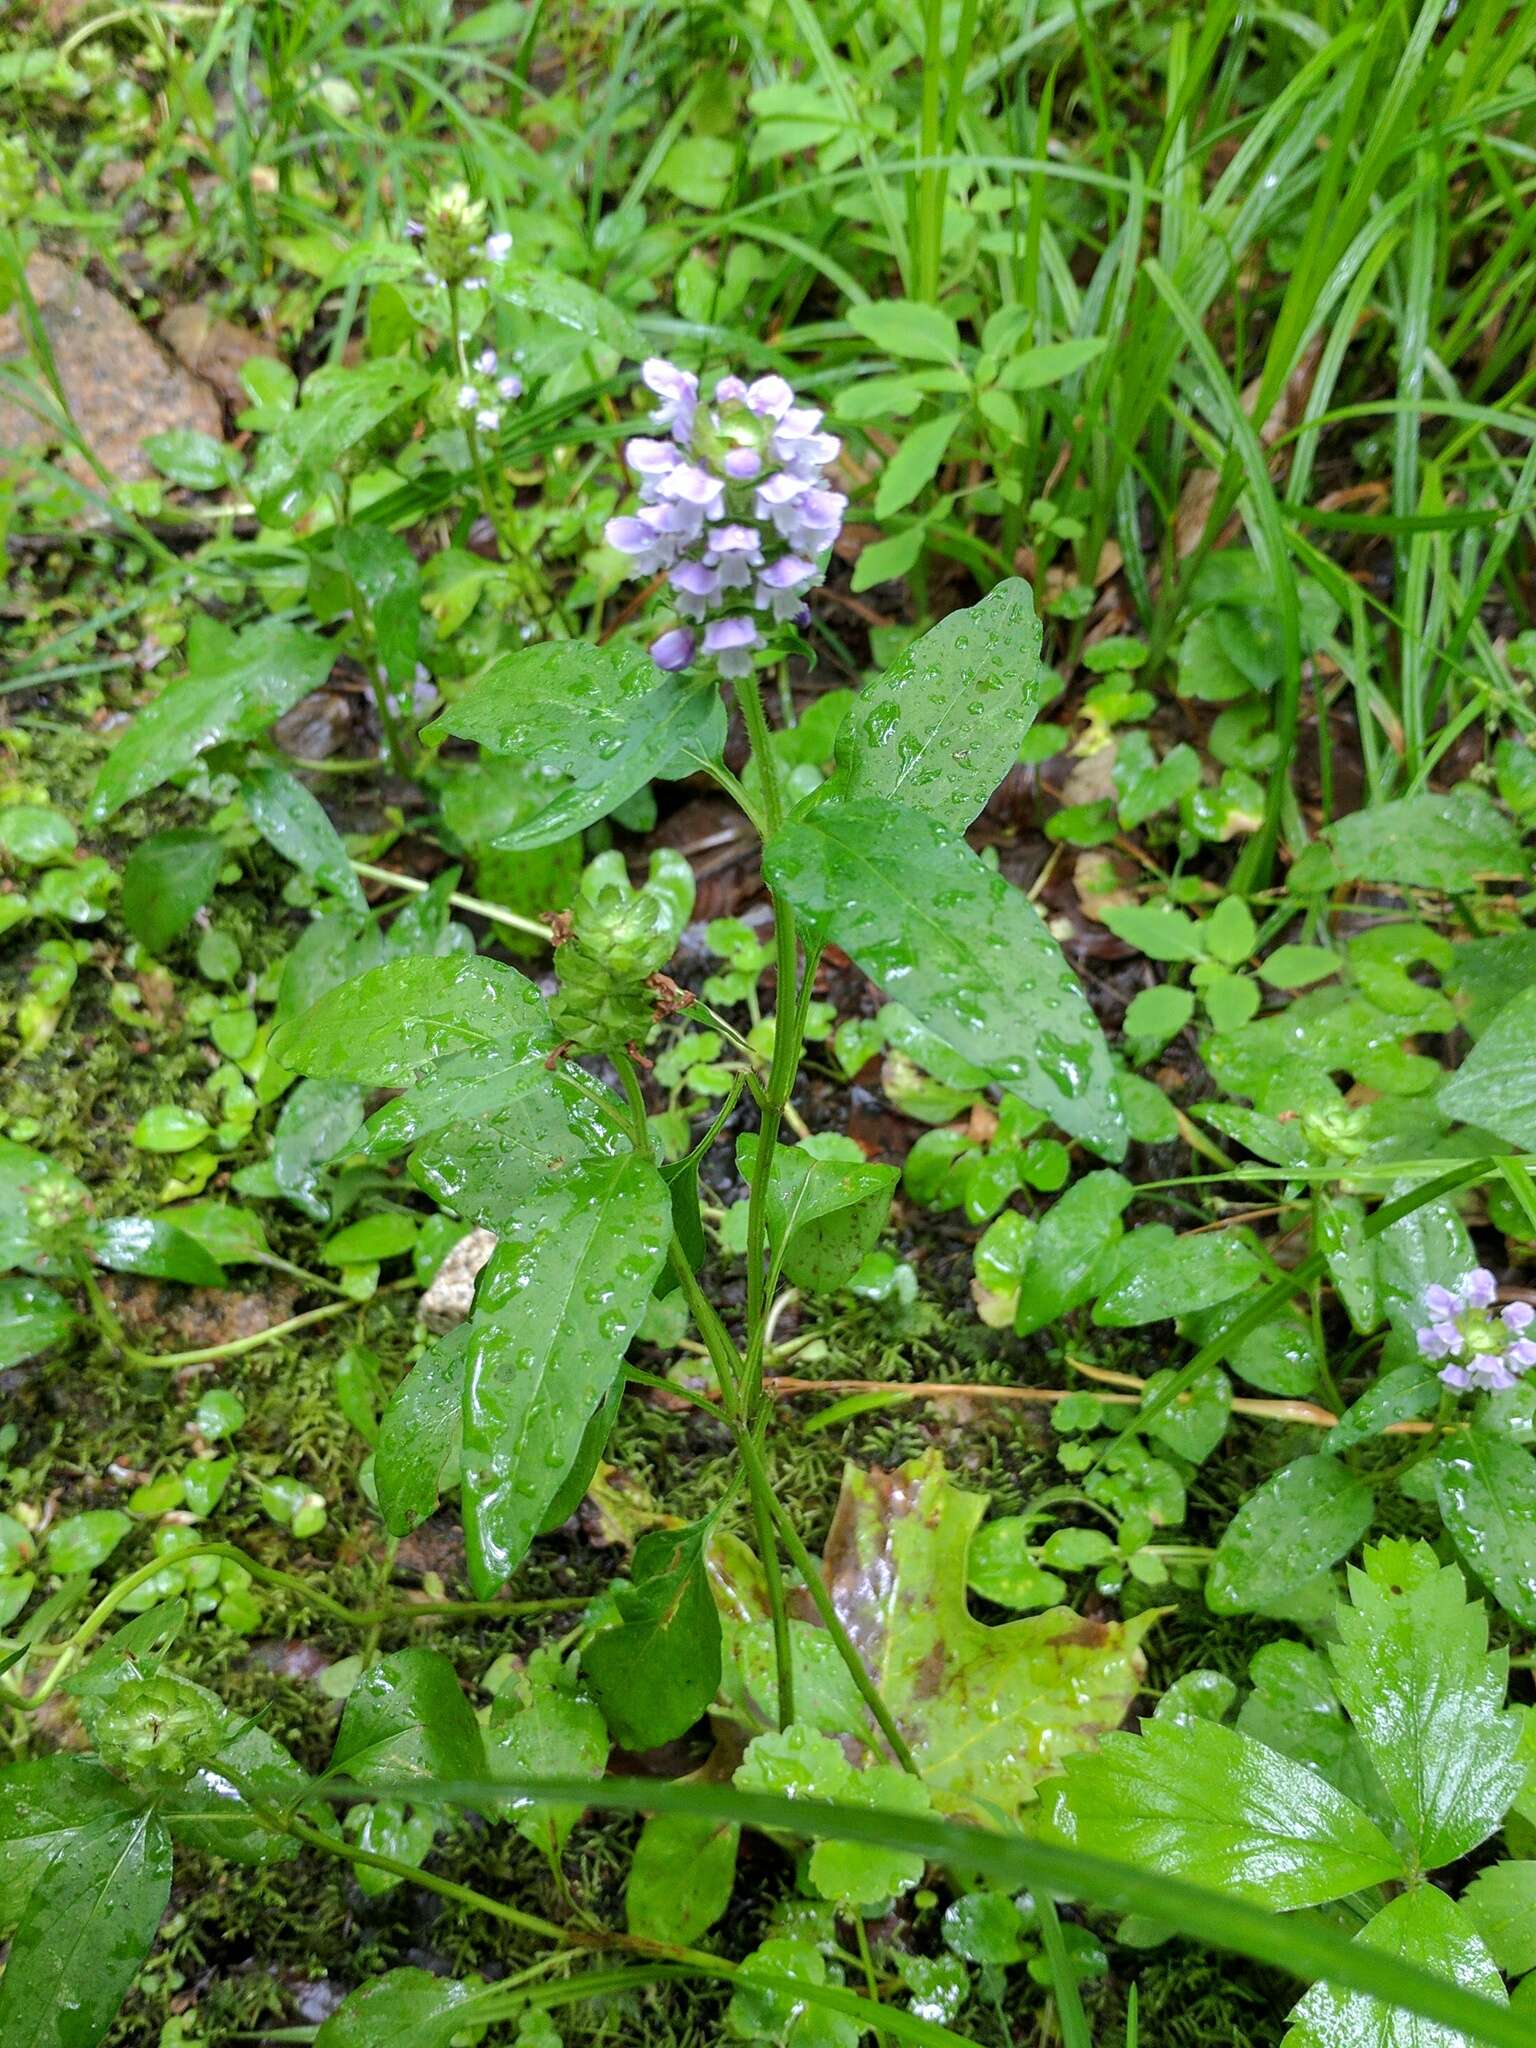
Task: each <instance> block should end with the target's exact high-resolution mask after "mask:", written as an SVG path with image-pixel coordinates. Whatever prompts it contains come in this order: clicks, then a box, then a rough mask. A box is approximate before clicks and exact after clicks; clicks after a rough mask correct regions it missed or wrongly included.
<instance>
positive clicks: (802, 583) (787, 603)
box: [757, 555, 816, 621]
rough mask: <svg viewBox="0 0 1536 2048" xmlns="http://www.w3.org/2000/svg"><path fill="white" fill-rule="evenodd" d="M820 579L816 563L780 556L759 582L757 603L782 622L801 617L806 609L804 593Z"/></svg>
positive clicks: (789, 556) (769, 565)
mask: <svg viewBox="0 0 1536 2048" xmlns="http://www.w3.org/2000/svg"><path fill="white" fill-rule="evenodd" d="M815 580H816V564H815V563H814V562H806V561H802V560H801V558H800V557H799V556H798V555H780V557H779V559H778V560H777V561H776V562H770V563H769V564H768V566H767V568H766V569H764V570H762V571H761V572H760V574H759V576H758V579H757V602H758V605H759V606H760V608H761V609H762V610H764V611H771V612H772V613H773V616H774V617H775V618H776V619H778V620H781V621H782V620H785V619H794V618H798V617H799V615H800V613H801V611H802V610H803V609H804V606H803V604H802V602H801V599H802V594H803V593H804V592H805V591H807V590H809V588H810V587H811V585H812V584H813V583H814V582H815Z"/></svg>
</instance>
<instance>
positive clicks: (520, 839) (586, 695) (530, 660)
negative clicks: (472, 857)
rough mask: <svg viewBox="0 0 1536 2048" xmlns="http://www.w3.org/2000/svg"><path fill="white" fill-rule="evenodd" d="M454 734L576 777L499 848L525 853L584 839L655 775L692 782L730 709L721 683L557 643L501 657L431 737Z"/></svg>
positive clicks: (713, 750) (640, 657) (607, 651)
mask: <svg viewBox="0 0 1536 2048" xmlns="http://www.w3.org/2000/svg"><path fill="white" fill-rule="evenodd" d="M445 733H451V734H452V735H453V736H454V737H455V738H456V739H461V740H475V741H478V743H479V744H480V745H481V746H482V747H484V748H485V749H486V751H487V752H488V753H492V754H507V755H510V756H511V757H512V759H514V760H517V761H523V762H527V763H529V764H530V765H533V764H537V765H538V766H539V767H540V768H542V769H545V770H554V771H557V772H558V773H559V774H561V775H563V776H566V777H568V778H569V780H568V782H567V784H566V786H565V788H564V789H562V790H561V791H560V793H559V794H558V795H557V796H556V797H554V798H553V800H552V801H551V802H550V803H548V804H546V805H545V806H544V808H543V809H542V810H540V811H538V812H536V813H535V815H534V816H533V817H531V818H526V819H524V820H523V821H522V822H521V823H519V824H518V825H516V826H515V827H513V828H512V829H511V830H510V831H508V832H504V833H503V834H502V835H501V836H500V837H499V838H498V839H497V840H496V841H495V842H494V844H496V845H497V846H500V847H507V848H510V849H512V850H513V851H525V850H526V849H528V848H529V847H534V846H547V845H549V843H550V842H551V841H552V840H555V839H564V838H565V837H566V836H567V834H569V833H572V832H579V831H580V830H581V829H582V827H583V826H584V825H590V824H592V823H593V822H594V821H595V820H596V819H598V818H601V817H603V816H605V815H606V814H607V813H608V812H609V811H611V810H612V809H613V808H614V806H615V805H616V804H621V803H623V801H624V799H625V798H626V797H629V796H633V795H634V793H635V791H636V790H637V789H639V788H641V787H642V786H643V785H644V784H645V783H647V782H649V781H650V779H651V777H652V776H653V775H668V774H672V773H678V774H687V773H689V772H690V771H691V769H692V768H693V767H694V765H695V764H696V762H697V760H698V759H699V758H707V757H710V756H712V755H715V754H718V753H719V751H720V748H721V746H722V745H723V744H724V741H725V708H724V706H723V704H722V703H721V701H720V692H719V691H718V690H717V689H716V688H715V686H714V684H713V683H712V682H711V683H702V684H701V683H700V682H699V681H698V680H697V679H696V678H690V677H688V676H686V675H676V674H669V673H668V672H667V671H666V670H664V669H659V668H657V666H656V664H655V663H654V662H653V661H652V660H651V658H650V656H649V655H648V654H642V653H639V652H637V651H635V650H634V649H624V650H616V649H614V648H608V647H591V646H588V645H587V644H586V643H585V642H583V641H578V640H556V641H548V642H545V643H544V644H543V645H541V646H538V647H524V648H520V649H518V651H517V652H516V653H514V654H504V655H502V656H501V657H500V659H499V660H497V661H493V662H492V663H491V665H490V667H489V668H488V669H487V670H486V672H485V674H484V675H483V676H482V677H481V678H480V680H479V681H478V682H477V683H476V684H475V685H474V687H473V688H472V689H470V690H468V691H466V692H465V694H464V696H462V697H461V698H460V699H459V701H458V702H457V703H456V704H454V705H453V706H452V707H451V708H450V709H449V710H447V711H445V712H444V713H443V714H442V716H441V717H440V718H438V719H436V720H435V721H434V722H433V724H431V725H429V726H428V727H427V728H426V732H425V735H424V737H426V738H427V739H434V738H440V737H441V736H442V735H443V734H445Z"/></svg>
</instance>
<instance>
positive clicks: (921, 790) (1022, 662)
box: [836, 576, 1043, 831]
mask: <svg viewBox="0 0 1536 2048" xmlns="http://www.w3.org/2000/svg"><path fill="white" fill-rule="evenodd" d="M1042 675H1043V671H1042V669H1041V666H1040V621H1039V619H1038V618H1036V616H1035V605H1034V599H1033V597H1032V596H1031V594H1030V588H1029V585H1028V584H1027V583H1025V582H1024V581H1023V580H1022V578H1020V577H1017V576H1011V577H1009V579H1008V580H1007V582H1006V583H999V584H998V586H997V588H996V589H995V590H990V591H988V593H987V595H986V596H985V597H984V598H983V599H982V600H981V602H980V603H979V604H974V605H972V606H971V607H970V608H969V609H968V610H967V611H961V612H951V613H950V615H949V617H948V618H947V619H942V620H941V621H940V622H939V624H938V625H936V626H935V627H933V629H932V630H931V631H930V632H927V633H925V634H924V635H923V636H922V638H921V639H920V640H915V641H913V642H912V644H911V645H910V646H909V647H906V648H904V649H903V651H902V652H901V654H900V655H899V656H898V657H897V659H896V660H895V661H894V662H893V663H892V664H891V666H890V667H889V668H888V669H887V670H886V671H885V673H884V674H883V675H880V676H876V678H875V679H874V681H873V682H871V683H866V684H865V686H864V688H863V689H862V690H861V691H860V692H859V695H858V699H857V701H856V703H855V704H854V706H853V709H852V710H851V711H850V712H849V714H848V717H847V719H846V720H845V721H844V724H843V728H842V731H841V732H840V733H839V735H838V740H837V766H838V771H839V772H838V776H837V781H836V788H837V790H838V792H839V794H840V795H842V796H844V797H847V798H852V799H859V798H866V797H888V798H893V799H894V800H895V801H896V802H898V803H903V804H907V805H910V807H911V808H912V809H913V810H914V811H924V812H926V813H927V814H928V816H930V817H933V818H937V819H938V820H939V822H940V823H941V824H944V825H950V826H952V827H954V829H955V830H956V831H960V830H962V829H963V828H964V827H965V826H967V825H969V824H970V822H971V820H972V819H973V818H974V817H975V816H976V815H977V813H978V812H979V811H980V810H981V808H982V806H983V804H985V802H986V800H987V798H988V797H989V796H990V795H991V794H992V792H993V790H994V789H996V787H997V785H998V784H999V783H1000V782H1001V781H1002V779H1003V777H1004V776H1005V775H1006V774H1007V773H1008V770H1009V769H1010V768H1011V767H1012V766H1013V764H1014V762H1015V761H1016V760H1017V759H1018V758H1019V747H1020V745H1021V743H1022V741H1023V738H1024V735H1025V733H1027V732H1028V730H1029V728H1030V726H1031V725H1032V724H1033V723H1034V718H1035V713H1036V712H1037V711H1038V710H1039V709H1040V701H1041V694H1042Z"/></svg>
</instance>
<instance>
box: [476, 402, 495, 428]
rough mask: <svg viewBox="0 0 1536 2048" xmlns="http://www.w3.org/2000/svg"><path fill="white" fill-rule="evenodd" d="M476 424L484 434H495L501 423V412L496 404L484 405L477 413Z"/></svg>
mask: <svg viewBox="0 0 1536 2048" xmlns="http://www.w3.org/2000/svg"><path fill="white" fill-rule="evenodd" d="M475 425H476V426H477V427H478V428H479V429H480V431H481V433H482V434H494V433H495V431H496V429H497V428H498V427H499V426H500V425H501V414H500V412H499V411H498V410H497V409H496V407H495V406H494V405H482V406H481V408H480V410H479V411H478V412H477V413H476V414H475Z"/></svg>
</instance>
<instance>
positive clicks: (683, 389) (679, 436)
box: [640, 356, 699, 441]
mask: <svg viewBox="0 0 1536 2048" xmlns="http://www.w3.org/2000/svg"><path fill="white" fill-rule="evenodd" d="M640 381H641V383H642V384H644V386H645V388H646V390H647V391H654V392H655V394H656V396H657V397H658V398H659V399H660V400H661V403H660V405H658V406H657V408H656V410H655V411H654V412H653V413H652V414H651V425H652V426H653V427H670V428H671V430H672V435H673V438H674V439H675V440H677V441H688V440H690V439H691V438H692V436H693V415H694V409H695V408H696V406H697V405H698V402H699V380H698V378H697V377H695V376H694V374H693V372H692V371H691V370H680V369H679V368H678V367H677V365H676V363H669V362H668V361H667V360H666V358H665V357H663V356H648V357H647V358H646V360H645V361H644V362H643V363H642V364H641V365H640Z"/></svg>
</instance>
